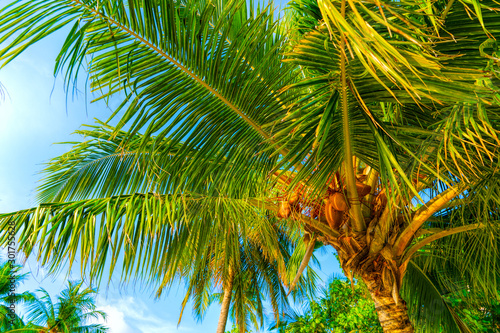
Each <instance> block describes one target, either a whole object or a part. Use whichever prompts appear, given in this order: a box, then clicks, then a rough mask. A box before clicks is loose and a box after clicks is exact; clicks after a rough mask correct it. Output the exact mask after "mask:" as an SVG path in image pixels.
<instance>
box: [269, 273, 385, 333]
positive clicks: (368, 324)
mask: <svg viewBox="0 0 500 333" xmlns="http://www.w3.org/2000/svg"><path fill="white" fill-rule="evenodd" d="M305 309H306V311H305V312H304V313H303V314H299V313H296V312H291V313H288V314H287V317H286V319H285V320H283V321H282V322H281V323H279V324H278V325H277V327H275V328H274V329H275V330H276V331H278V332H284V333H285V332H286V333H302V332H303V333H326V332H332V333H344V332H366V333H369V332H374V333H376V332H382V327H381V326H380V322H379V320H378V317H377V312H376V311H375V307H374V305H373V302H372V300H371V299H370V294H369V293H368V290H367V289H366V286H364V285H363V283H362V282H360V281H357V282H356V284H355V285H354V286H351V283H350V281H347V280H345V279H339V278H333V279H331V280H330V282H329V283H328V285H327V287H326V288H325V290H324V291H323V294H322V295H321V296H320V297H319V298H316V299H309V300H308V301H307V303H306V304H305Z"/></svg>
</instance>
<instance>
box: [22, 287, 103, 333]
mask: <svg viewBox="0 0 500 333" xmlns="http://www.w3.org/2000/svg"><path fill="white" fill-rule="evenodd" d="M81 288H82V283H73V282H68V287H67V288H66V289H64V290H63V291H62V292H61V294H60V296H58V297H57V302H56V303H54V301H53V300H52V298H51V297H50V295H49V293H48V292H47V291H46V290H45V289H43V288H41V289H40V290H38V292H40V293H41V294H42V296H41V297H36V299H35V301H34V302H33V303H32V304H30V306H29V307H28V316H27V318H28V319H29V320H30V326H29V329H26V330H25V331H26V332H38V333H42V332H44V333H45V332H46V333H73V332H87V333H104V332H107V331H108V329H107V327H105V326H104V325H102V324H88V321H89V320H99V319H106V315H105V314H104V312H102V311H99V310H96V305H95V303H94V302H95V300H94V296H93V294H94V293H95V291H94V290H93V289H91V288H85V289H83V290H82V289H81ZM20 331H22V332H24V331H23V330H20Z"/></svg>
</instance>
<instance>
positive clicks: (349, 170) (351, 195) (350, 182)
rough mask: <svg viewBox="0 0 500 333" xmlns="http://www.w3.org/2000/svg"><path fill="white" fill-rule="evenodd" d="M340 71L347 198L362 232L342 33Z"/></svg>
mask: <svg viewBox="0 0 500 333" xmlns="http://www.w3.org/2000/svg"><path fill="white" fill-rule="evenodd" d="M341 14H342V17H345V0H342V7H341ZM340 43H341V44H340V45H341V46H340V72H341V85H342V86H341V94H342V120H343V121H342V123H343V124H342V129H343V134H344V163H345V174H346V183H347V198H348V199H349V205H350V211H351V212H352V219H351V220H352V228H353V229H354V231H355V232H357V233H361V232H363V231H364V230H365V228H366V226H365V220H364V218H363V212H362V211H361V202H360V201H359V199H358V192H357V190H356V178H355V175H354V165H353V161H352V160H353V154H352V145H351V128H350V125H349V106H348V101H347V80H346V59H345V58H346V54H345V35H344V33H342V36H341V41H340Z"/></svg>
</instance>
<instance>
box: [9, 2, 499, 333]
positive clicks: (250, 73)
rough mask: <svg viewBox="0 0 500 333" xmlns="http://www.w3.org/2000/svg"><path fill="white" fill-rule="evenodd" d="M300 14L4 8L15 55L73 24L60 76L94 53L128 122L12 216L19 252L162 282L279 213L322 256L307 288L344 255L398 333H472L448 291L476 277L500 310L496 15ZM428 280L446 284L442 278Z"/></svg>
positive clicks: (91, 5) (396, 5)
mask: <svg viewBox="0 0 500 333" xmlns="http://www.w3.org/2000/svg"><path fill="white" fill-rule="evenodd" d="M291 8H292V9H291V10H290V11H289V12H288V16H287V20H285V21H284V23H283V24H280V23H279V22H278V21H276V19H275V16H274V13H273V9H272V7H270V6H268V7H266V6H263V7H258V8H257V9H255V8H252V5H251V4H250V5H248V7H247V4H246V2H245V1H228V2H217V3H212V2H205V1H180V2H176V1H161V2H156V1H139V0H137V1H134V0H131V1H128V2H119V1H91V0H84V1H81V0H50V1H48V0H38V1H29V2H16V3H15V4H14V5H12V6H10V7H7V8H6V9H4V10H3V11H2V14H1V16H0V32H1V33H2V36H3V37H2V39H1V40H0V41H5V40H8V39H9V38H11V37H14V38H13V39H11V40H9V42H10V43H9V44H8V45H7V46H6V47H5V48H4V49H3V50H2V51H1V52H0V58H1V59H3V60H4V61H5V62H8V61H10V60H12V59H13V58H14V57H15V56H16V55H17V54H18V53H19V52H22V50H23V49H24V48H26V47H28V46H29V45H30V44H32V43H34V42H36V41H38V40H39V39H40V38H42V36H46V35H48V34H49V33H51V32H53V31H55V30H57V29H59V28H60V27H62V26H64V25H66V24H68V25H69V24H70V25H71V27H72V28H71V30H70V34H69V37H68V38H67V39H66V41H65V43H64V45H63V47H62V51H61V54H60V56H59V57H58V59H57V63H56V71H64V73H65V75H66V78H67V82H68V84H70V82H72V80H73V79H74V78H75V75H76V74H77V72H78V70H79V68H80V66H81V65H82V64H83V63H84V60H85V59H86V58H88V59H92V61H89V65H88V71H89V73H90V81H91V87H92V89H94V90H95V91H97V92H99V94H100V97H99V98H107V97H110V96H118V97H117V98H122V101H123V103H122V104H121V106H120V107H119V108H118V109H117V110H116V112H115V113H114V114H113V117H112V118H115V119H118V124H117V126H116V127H115V128H112V129H110V130H109V131H106V130H105V129H104V130H97V131H95V134H94V137H95V138H96V141H95V142H99V144H102V145H103V146H105V145H106V144H105V141H106V139H105V138H106V137H108V138H110V139H113V140H116V141H115V144H116V145H117V146H118V148H117V149H116V150H115V151H114V155H113V156H114V157H113V158H111V159H109V160H107V161H108V162H106V163H108V164H106V163H104V164H99V163H94V164H88V165H87V167H86V168H85V170H83V171H81V172H74V171H75V170H74V169H73V167H74V166H75V165H78V162H79V160H78V159H80V158H82V156H83V157H87V156H93V155H92V154H94V153H95V152H96V150H97V151H100V150H99V149H101V148H100V146H99V145H95V143H94V145H89V146H86V144H84V143H83V144H81V145H80V146H79V149H80V153H81V154H76V155H65V157H64V158H61V159H60V161H61V162H62V163H61V164H56V163H54V164H53V165H50V166H49V167H48V169H47V170H48V172H49V175H48V177H47V178H46V180H45V182H44V185H42V187H41V189H40V192H41V195H40V199H41V200H40V201H41V202H42V204H41V205H40V206H39V207H38V208H34V209H30V210H25V211H21V212H16V213H12V214H4V215H2V216H1V220H2V223H3V224H5V223H9V221H14V222H15V223H16V224H17V227H18V230H20V245H21V248H22V249H23V250H24V251H25V252H26V253H27V254H30V253H31V252H32V251H33V250H34V244H37V245H38V246H39V250H40V258H41V259H42V262H44V263H49V262H50V263H51V264H52V265H53V267H55V266H57V265H58V264H59V263H60V262H61V261H64V260H66V258H70V262H72V261H73V259H74V258H75V257H76V255H79V256H80V258H81V262H82V265H83V266H85V267H90V269H89V273H90V275H91V276H92V277H96V278H97V277H99V276H101V273H102V270H103V267H104V263H105V262H106V261H107V259H108V257H107V255H108V254H110V258H111V259H110V262H111V263H112V264H111V271H113V269H114V267H115V265H116V259H117V258H118V257H119V255H121V254H123V257H124V258H125V259H124V260H123V265H122V271H123V272H124V275H125V277H127V276H130V275H140V274H142V272H146V273H145V274H146V275H147V276H148V277H155V276H160V277H162V278H163V277H164V276H172V275H175V274H176V273H177V272H178V271H177V269H178V266H172V265H170V264H166V265H165V263H168V261H164V259H165V258H166V257H172V256H173V258H176V257H175V253H176V251H175V249H176V247H170V246H169V242H170V240H171V237H172V235H175V234H177V232H178V230H183V229H197V228H198V230H200V229H199V228H219V227H220V228H223V229H224V228H226V229H225V232H228V233H230V232H234V231H235V230H237V229H238V228H233V229H230V228H228V226H231V223H236V222H235V221H245V222H246V221H247V220H246V219H247V218H248V217H250V220H252V221H255V222H256V223H255V224H254V223H252V224H251V225H252V226H253V227H255V228H256V229H258V228H264V229H263V230H266V229H268V228H269V226H270V224H269V222H266V219H265V217H266V216H268V215H270V214H272V215H274V216H276V217H279V218H280V219H283V221H285V220H287V223H289V224H290V225H295V226H296V227H298V228H301V230H302V235H303V237H304V239H305V240H306V243H307V244H308V245H307V250H306V251H304V252H303V253H305V255H304V260H303V261H302V263H303V265H300V267H301V268H299V269H298V273H299V274H298V275H300V273H301V272H302V268H303V267H305V266H306V264H307V262H308V259H309V258H310V256H311V254H312V249H313V247H314V242H316V241H321V242H323V243H324V244H327V245H329V246H332V247H333V248H334V249H335V250H336V251H337V253H338V256H339V260H340V263H341V265H342V268H343V270H344V272H345V274H346V276H347V277H348V278H349V279H350V280H352V279H353V278H354V277H355V276H357V277H358V278H359V279H361V280H363V281H364V283H365V284H366V286H367V288H368V290H369V292H370V295H371V297H372V299H373V301H374V303H375V308H376V309H377V311H378V316H379V319H380V322H381V325H382V328H383V329H384V331H385V332H413V331H414V329H413V325H412V324H411V323H410V318H409V314H410V315H413V314H416V315H415V316H416V317H415V318H413V320H414V322H415V323H417V324H420V323H422V320H426V321H425V323H424V324H422V325H421V326H422V327H425V328H426V329H427V330H429V331H430V332H435V328H436V327H443V328H444V329H445V330H446V331H447V332H455V331H462V332H467V327H466V326H465V324H464V323H463V322H462V321H461V320H460V318H459V317H458V316H456V314H455V313H454V312H453V311H452V309H451V308H449V307H448V306H447V305H446V304H445V300H444V299H443V297H442V294H441V293H440V292H439V286H440V285H444V284H445V283H446V281H449V280H456V278H460V279H461V281H462V283H464V284H466V285H468V286H469V287H470V288H471V289H473V290H478V291H481V292H482V293H483V295H484V297H487V298H498V297H499V295H498V293H497V290H498V288H497V287H496V281H497V277H498V269H499V260H498V259H499V258H498V251H497V248H496V246H484V245H485V244H493V245H495V244H496V238H497V234H498V226H499V225H498V220H499V217H498V209H497V207H498V205H499V199H498V198H499V197H500V196H499V193H500V188H499V185H500V184H499V182H498V177H497V176H498V163H499V159H498V147H499V146H500V143H499V139H498V134H499V131H500V128H499V124H500V118H499V115H500V112H498V111H499V108H498V104H499V101H500V100H499V98H498V97H499V96H498V86H499V80H498V55H497V44H496V39H497V38H498V37H499V36H497V35H498V31H500V30H499V24H500V23H499V22H500V20H498V14H497V5H496V3H495V2H490V1H483V2H479V1H476V0H472V1H444V0H438V1H427V0H426V1H422V2H413V1H394V2H393V1H379V0H373V1H356V0H328V1H327V0H319V1H318V2H316V1H301V2H297V3H296V4H294V5H292V7H291ZM464 22H466V23H464ZM15 36H16V37H15ZM464 50H466V52H465V51H464ZM117 92H123V93H124V94H122V95H119V94H116V93H117ZM123 128H127V129H128V130H127V131H126V132H121V130H122V129H123ZM99 132H100V133H99ZM138 133H142V134H138ZM128 157H130V158H128ZM122 161H127V163H129V164H128V166H126V164H123V163H122ZM103 165H107V166H111V167H108V168H103V169H100V170H104V172H102V173H97V172H96V170H99V168H102V167H103ZM137 170H142V171H141V172H140V173H138V172H136V171H137ZM91 173H95V175H96V177H94V178H92V177H88V175H90V174H91ZM134 177H136V178H134ZM128 180H131V181H128ZM141 189H143V190H146V191H147V192H144V193H142V192H141ZM124 190H128V191H129V193H128V194H123V191H124ZM415 201H419V202H420V203H421V204H422V206H421V207H419V208H417V207H416V206H415ZM97 217H100V218H101V220H100V222H99V224H98V223H97V222H96V218H97ZM228 221H231V222H228ZM238 225H239V226H240V229H241V230H243V232H244V233H246V230H245V229H244V227H243V226H244V225H245V223H239V224H238ZM96 228H97V230H96ZM173 231H175V232H173ZM210 234H211V233H204V234H203V235H210ZM262 234H263V235H266V236H265V237H262V238H261V239H260V240H259V241H260V242H262V243H261V244H262V248H264V249H265V251H268V253H276V251H275V250H276V249H279V245H278V242H277V238H276V237H275V238H273V237H268V236H267V235H272V232H269V233H267V232H265V233H262ZM183 235H184V236H185V237H186V236H187V233H183ZM232 248H233V249H234V250H235V251H236V248H237V247H232ZM238 248H239V247H238ZM78 249H81V250H80V251H78ZM272 249H274V250H272ZM108 251H109V252H108ZM142 251H143V252H142ZM238 251H239V250H238ZM138 253H144V255H142V256H141V255H138ZM192 253H193V255H194V256H195V257H196V255H197V254H198V253H197V252H196V251H193V252H192ZM145 258H146V259H145ZM444 258H445V259H446V260H443V259H444ZM445 261H447V262H449V263H450V262H452V263H453V267H452V269H450V267H449V266H447V264H446V263H445ZM174 262H175V260H174ZM280 265H281V266H280ZM280 265H279V266H278V267H280V269H281V272H283V273H282V275H283V276H284V275H286V273H285V269H284V265H283V261H281V262H280ZM438 266H439V267H441V268H443V269H440V270H435V269H434V268H435V267H438ZM429 267H433V271H434V272H437V271H438V272H439V274H438V275H437V276H435V277H433V278H430V276H429V272H430V270H429V269H428V268H429ZM225 271H226V272H228V270H227V269H226V270H225ZM158 273H159V274H158ZM290 287H293V283H292V284H290ZM401 296H403V298H404V299H405V300H406V302H405V301H403V298H402V297H401ZM406 303H407V304H408V307H410V308H412V307H413V308H417V309H423V310H422V311H416V312H415V311H413V312H412V311H410V312H408V307H407V305H406ZM437 308H439V309H441V310H442V315H441V316H439V317H436V316H433V311H434V310H435V309H437ZM425 318H427V319H425ZM431 319H432V320H431ZM433 330H434V331H433Z"/></svg>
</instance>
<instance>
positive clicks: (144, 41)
mask: <svg viewBox="0 0 500 333" xmlns="http://www.w3.org/2000/svg"><path fill="white" fill-rule="evenodd" d="M70 1H71V2H73V3H75V4H77V5H79V6H81V7H84V8H85V9H86V10H88V11H89V12H91V13H92V14H94V15H95V16H97V17H99V18H100V19H102V20H104V21H107V22H109V23H111V24H112V25H114V26H116V27H117V28H119V29H121V30H122V31H124V32H126V33H127V34H129V35H130V36H132V37H133V38H134V39H136V40H138V41H139V42H140V43H142V44H144V45H145V46H146V47H148V48H149V49H151V50H152V51H154V52H155V53H157V54H158V55H160V56H161V57H163V58H164V59H166V60H168V61H169V62H170V63H172V64H173V65H174V66H176V67H177V68H178V69H179V70H181V71H182V72H183V73H184V74H186V75H188V76H189V77H191V78H192V79H193V80H194V81H195V82H197V83H198V84H199V85H201V86H202V87H203V88H205V89H206V90H208V91H209V92H210V93H212V94H213V95H214V96H215V97H217V98H218V99H219V100H220V101H221V102H223V103H224V104H225V105H227V106H228V107H229V108H230V109H231V110H232V111H233V112H235V113H236V114H237V115H238V116H239V117H241V118H242V119H243V120H244V121H245V122H246V123H247V124H248V125H250V126H251V127H252V128H253V129H254V130H255V131H256V132H258V133H259V134H260V135H261V136H262V137H263V138H264V139H266V140H270V141H271V142H272V140H271V136H270V135H269V134H268V133H267V132H266V131H264V130H263V129H262V127H261V126H259V125H258V124H257V123H256V122H255V121H254V120H252V119H251V118H250V117H248V116H247V115H246V114H245V113H243V112H242V111H241V110H240V109H239V108H238V107H237V106H236V105H235V104H234V103H232V102H231V101H229V100H228V99H227V98H226V97H224V96H223V95H222V94H221V93H219V92H218V91H217V90H216V89H215V88H213V87H211V86H210V85H209V84H207V83H206V82H205V81H204V80H203V79H202V78H200V77H199V76H198V75H197V74H196V73H195V72H193V71H191V70H190V69H189V68H187V67H186V66H184V65H182V63H181V62H179V61H178V60H176V59H175V58H174V57H172V56H170V55H169V54H167V53H166V52H164V51H163V50H162V49H160V48H159V47H157V46H156V45H154V44H153V43H151V42H150V41H148V40H147V39H146V38H144V37H143V36H141V35H140V34H138V33H137V32H135V31H133V30H132V29H130V28H128V27H127V26H125V25H123V24H122V23H120V22H118V21H116V20H114V19H113V18H112V17H109V16H105V15H103V14H102V13H100V12H99V11H97V10H96V9H94V8H91V7H89V6H87V5H86V4H84V3H83V2H81V1H79V0H70ZM250 68H252V69H253V66H250ZM259 76H260V74H259Z"/></svg>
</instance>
